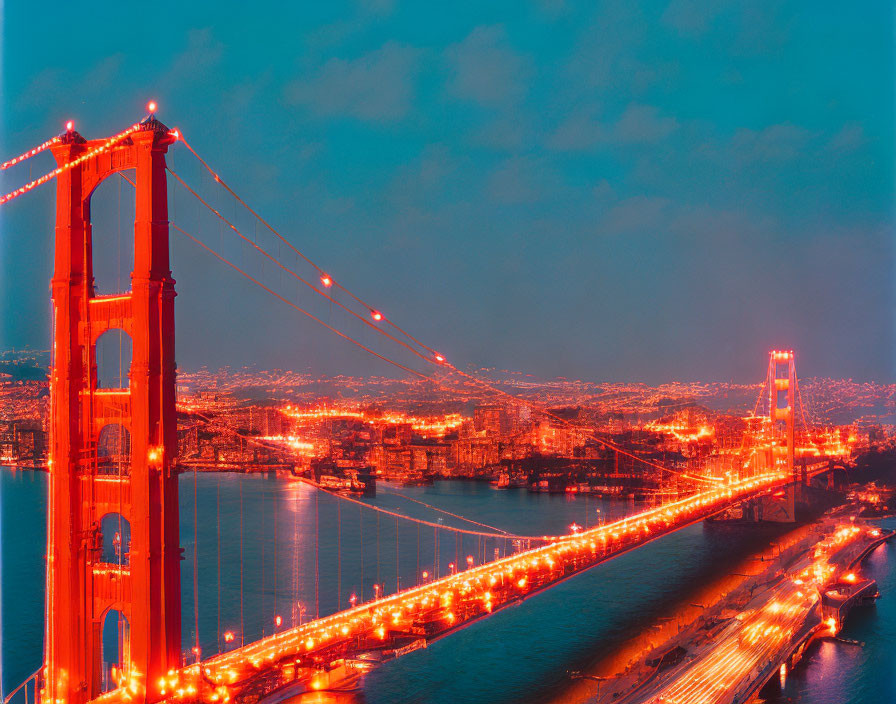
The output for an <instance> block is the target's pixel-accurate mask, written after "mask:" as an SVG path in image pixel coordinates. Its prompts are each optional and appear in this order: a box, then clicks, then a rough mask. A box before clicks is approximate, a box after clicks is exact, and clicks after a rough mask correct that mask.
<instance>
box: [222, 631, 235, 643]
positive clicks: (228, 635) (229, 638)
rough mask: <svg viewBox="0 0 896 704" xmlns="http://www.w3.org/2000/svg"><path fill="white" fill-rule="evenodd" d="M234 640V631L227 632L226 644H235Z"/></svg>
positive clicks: (225, 635) (225, 636)
mask: <svg viewBox="0 0 896 704" xmlns="http://www.w3.org/2000/svg"><path fill="white" fill-rule="evenodd" d="M233 638H234V636H233V631H227V632H226V633H225V634H224V642H225V643H233Z"/></svg>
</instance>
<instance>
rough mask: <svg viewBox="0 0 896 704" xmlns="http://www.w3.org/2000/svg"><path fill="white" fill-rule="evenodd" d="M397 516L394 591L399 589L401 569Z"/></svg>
mask: <svg viewBox="0 0 896 704" xmlns="http://www.w3.org/2000/svg"><path fill="white" fill-rule="evenodd" d="M398 555H399V553H398V516H396V517H395V592H396V593H398V592H400V591H401V571H400V570H399V569H398V566H399V564H400V562H399V559H398Z"/></svg>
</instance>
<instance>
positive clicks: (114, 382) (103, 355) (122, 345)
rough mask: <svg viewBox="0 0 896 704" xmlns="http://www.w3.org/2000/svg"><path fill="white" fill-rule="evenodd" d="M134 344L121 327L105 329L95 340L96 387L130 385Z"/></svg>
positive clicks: (116, 387)
mask: <svg viewBox="0 0 896 704" xmlns="http://www.w3.org/2000/svg"><path fill="white" fill-rule="evenodd" d="M133 356H134V345H133V342H132V341H131V336H130V335H128V334H127V333H126V332H125V331H124V330H122V329H121V328H111V329H109V330H106V332H104V333H103V334H102V335H100V337H99V339H97V341H96V385H97V388H98V389H126V388H128V386H130V372H131V361H132V359H133Z"/></svg>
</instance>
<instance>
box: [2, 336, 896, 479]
mask: <svg viewBox="0 0 896 704" xmlns="http://www.w3.org/2000/svg"><path fill="white" fill-rule="evenodd" d="M47 362H48V360H47V357H46V353H43V352H35V351H33V350H25V351H18V352H6V353H2V354H0V459H2V461H3V462H4V463H7V464H21V465H32V466H41V465H43V464H45V462H46V451H47V437H46V435H47V427H48V414H49V398H48V388H47V376H46V374H47V372H46V369H47ZM483 374H484V375H487V376H488V377H489V382H490V383H491V384H493V385H495V386H497V387H499V388H500V389H501V390H502V391H504V392H505V393H507V394H511V395H513V396H514V397H516V398H518V399H519V401H518V402H515V401H511V400H509V399H507V398H504V397H502V398H500V400H499V401H498V402H496V400H495V396H494V394H491V393H489V392H488V391H486V390H482V389H479V388H476V387H471V386H468V385H462V384H456V385H455V386H453V387H452V386H450V385H447V389H440V390H439V392H438V393H436V392H435V391H434V390H433V388H432V387H431V385H429V384H428V383H427V382H425V381H420V380H395V379H388V378H381V377H373V378H363V379H362V378H355V377H349V376H339V377H328V378H315V377H313V376H312V375H310V374H307V373H298V372H285V371H281V370H257V369H253V368H251V367H244V368H241V369H230V368H226V369H221V370H217V371H209V370H207V369H201V370H199V371H196V372H180V373H179V374H178V409H179V440H178V442H179V448H178V449H179V461H180V462H181V464H182V466H185V467H190V466H194V467H197V468H199V469H234V470H242V471H252V470H258V469H265V468H277V469H288V470H289V471H293V472H298V473H304V474H306V475H308V476H314V477H316V478H320V477H321V476H331V475H332V476H336V477H337V478H340V479H345V478H347V477H355V478H357V476H358V475H359V473H360V474H365V473H369V474H371V475H374V476H376V477H378V478H381V479H385V480H390V481H398V482H408V483H420V482H425V481H429V480H431V479H432V478H435V477H446V478H478V479H490V480H492V481H494V482H496V483H498V484H499V485H500V486H513V485H517V486H529V488H532V489H533V490H545V491H594V492H598V493H609V494H615V493H620V492H628V491H633V490H634V488H635V487H640V488H641V489H643V488H644V487H650V486H651V485H652V484H653V483H656V481H657V478H656V477H655V476H651V474H650V472H649V471H646V469H645V466H644V465H643V464H640V465H639V464H638V463H636V462H634V461H632V460H631V459H630V458H627V457H626V456H625V455H619V454H618V453H615V452H614V451H613V450H611V449H608V446H607V444H606V443H610V444H611V445H616V446H624V447H626V448H630V449H633V450H634V451H635V452H636V453H637V456H638V457H640V458H645V459H648V460H651V461H653V462H656V463H659V464H662V465H663V466H672V467H677V468H680V469H682V470H686V471H691V472H693V471H699V472H708V473H710V474H714V475H717V476H724V475H725V474H732V475H737V474H738V472H739V471H740V470H741V468H743V467H744V466H745V462H748V461H750V460H749V458H745V456H744V447H745V446H748V445H750V444H751V443H752V444H753V445H754V446H755V445H756V444H761V443H763V442H766V443H767V442H772V440H771V439H770V436H769V435H768V433H769V428H768V427H767V426H766V425H764V420H763V418H762V416H761V414H760V415H759V416H757V417H752V411H753V410H754V408H755V403H756V394H757V393H758V392H759V389H760V384H756V385H738V384H732V383H703V382H695V383H679V382H676V383H670V384H662V385H659V386H655V387H651V386H648V385H645V384H626V383H602V384H598V383H592V382H583V381H578V380H567V379H557V380H552V381H538V380H536V379H534V378H533V377H530V376H527V375H520V374H515V373H511V372H495V371H494V370H488V371H486V372H483ZM801 388H802V393H803V394H804V395H805V397H806V398H808V399H811V404H809V403H807V405H806V408H805V409H804V410H805V415H806V416H808V417H807V418H804V419H802V423H803V424H802V425H801V426H800V428H801V430H800V432H798V437H797V441H798V444H799V447H798V448H797V456H817V455H819V454H824V455H848V454H850V453H855V452H858V451H862V450H867V449H868V448H871V447H875V446H880V445H882V444H885V443H888V442H891V441H892V438H893V435H894V427H893V423H894V422H896V419H894V417H893V415H892V413H893V409H894V401H896V385H884V384H874V383H865V382H862V383H857V382H852V381H850V380H831V379H809V380H803V381H801ZM535 408H538V409H541V410H544V409H548V410H549V413H548V414H545V413H543V412H541V410H539V411H536V410H535ZM844 420H845V421H846V422H844ZM102 440H103V442H102V444H103V446H105V445H106V444H108V442H110V441H109V440H108V439H107V438H106V439H102ZM123 442H124V441H123V440H122V439H121V438H118V439H117V440H116V441H115V442H114V443H113V444H115V445H116V446H115V448H114V449H113V450H108V451H106V450H103V448H102V447H101V448H100V454H103V452H106V455H107V458H106V459H107V463H108V461H109V458H110V457H113V456H114V457H116V458H118V457H119V456H120V454H121V452H122V450H121V448H122V447H123V446H124V445H123V444H122V443H123ZM116 443H117V444H116ZM116 461H117V460H116Z"/></svg>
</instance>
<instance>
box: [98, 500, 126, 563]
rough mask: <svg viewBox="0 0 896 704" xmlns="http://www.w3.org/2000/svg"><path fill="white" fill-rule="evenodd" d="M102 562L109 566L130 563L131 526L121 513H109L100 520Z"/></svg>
mask: <svg viewBox="0 0 896 704" xmlns="http://www.w3.org/2000/svg"><path fill="white" fill-rule="evenodd" d="M100 535H101V538H102V540H101V545H100V561H101V562H105V563H106V564H109V565H121V566H125V565H128V564H129V563H130V549H131V524H130V522H129V521H128V519H127V518H125V517H124V516H122V515H121V514H120V513H107V514H106V515H105V516H103V517H102V518H101V519H100Z"/></svg>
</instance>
